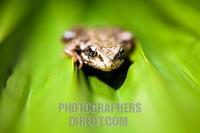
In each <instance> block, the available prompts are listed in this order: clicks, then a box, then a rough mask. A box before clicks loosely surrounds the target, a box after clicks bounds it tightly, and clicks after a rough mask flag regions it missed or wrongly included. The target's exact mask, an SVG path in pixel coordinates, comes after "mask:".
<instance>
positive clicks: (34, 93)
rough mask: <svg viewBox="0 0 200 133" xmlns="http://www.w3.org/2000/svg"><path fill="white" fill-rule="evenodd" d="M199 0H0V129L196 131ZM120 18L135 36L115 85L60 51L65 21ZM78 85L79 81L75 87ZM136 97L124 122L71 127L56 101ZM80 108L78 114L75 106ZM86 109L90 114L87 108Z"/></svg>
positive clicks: (98, 22) (6, 132)
mask: <svg viewBox="0 0 200 133" xmlns="http://www.w3.org/2000/svg"><path fill="white" fill-rule="evenodd" d="M199 5H200V2H199V0H162V1H161V0H137V1H136V0H65V1H64V0H1V1H0V132H1V133H10V132H14V133H36V132H49V133H54V132H96V133H98V132H104V133H108V132H109V133H111V132H134V133H169V132H170V133H199V132H200V126H199V121H200V69H199V68H200V8H199ZM76 25H82V26H87V27H93V26H121V27H124V28H125V29H128V30H129V31H131V32H132V33H133V34H134V35H135V37H136V38H137V48H136V50H135V51H134V53H133V54H132V56H131V59H132V60H133V61H134V63H133V64H132V65H131V66H130V68H129V69H128V73H127V77H126V80H125V81H124V83H123V85H122V86H121V87H120V88H119V89H118V90H114V89H113V88H112V87H110V86H108V85H107V84H105V83H104V82H102V81H101V80H99V79H98V78H96V77H95V76H87V75H85V74H84V73H83V72H82V71H78V72H77V71H76V70H75V69H74V67H73V63H72V61H71V59H69V58H66V57H65V56H64V55H63V45H62V43H61V41H60V38H61V37H62V33H63V31H64V30H65V29H68V28H71V27H73V26H76ZM80 86H81V87H80ZM75 101H76V102H80V101H81V102H96V103H97V102H107V103H112V102H140V103H141V104H142V112H141V113H132V114H131V113H126V114H123V113H116V114H91V115H93V116H96V115H103V116H104V115H108V116H109V115H115V116H123V115H125V116H128V119H129V123H128V126H127V127H106V128H104V127H78V128H77V127H76V128H74V127H70V126H69V125H68V124H67V119H68V117H69V116H70V114H68V113H60V112H59V111H58V104H59V103H60V102H75ZM74 115H77V114H74ZM89 115H90V114H89Z"/></svg>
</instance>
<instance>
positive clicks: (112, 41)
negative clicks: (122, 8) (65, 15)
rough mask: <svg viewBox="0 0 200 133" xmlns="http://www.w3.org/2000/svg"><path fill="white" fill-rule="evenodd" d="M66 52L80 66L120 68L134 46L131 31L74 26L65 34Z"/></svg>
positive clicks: (108, 69) (107, 68)
mask: <svg viewBox="0 0 200 133" xmlns="http://www.w3.org/2000/svg"><path fill="white" fill-rule="evenodd" d="M62 40H63V42H64V44H65V48H64V52H65V54H66V55H69V56H71V57H72V58H73V60H74V62H76V63H77V64H78V68H82V67H83V65H89V66H91V67H93V68H96V69H99V70H102V71H112V70H114V69H117V68H119V66H120V65H121V64H122V63H123V62H124V60H125V58H128V56H129V55H130V53H131V52H132V50H133V48H134V39H133V36H132V34H131V33H130V32H128V31H125V30H122V29H121V28H93V29H89V28H87V29H86V28H80V27H78V28H74V29H71V30H67V31H65V32H64V35H63V39H62Z"/></svg>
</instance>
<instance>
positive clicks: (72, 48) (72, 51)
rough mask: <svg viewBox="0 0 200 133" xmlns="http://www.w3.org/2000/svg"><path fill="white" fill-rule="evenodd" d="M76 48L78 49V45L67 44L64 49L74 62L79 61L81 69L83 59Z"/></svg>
mask: <svg viewBox="0 0 200 133" xmlns="http://www.w3.org/2000/svg"><path fill="white" fill-rule="evenodd" d="M76 49H77V47H76V46H70V45H67V46H66V47H65V49H64V53H65V54H67V55H69V56H71V57H72V58H73V61H74V62H77V61H78V63H79V66H78V68H79V69H81V68H82V67H83V60H82V58H81V56H80V55H79V54H78V53H77V51H76Z"/></svg>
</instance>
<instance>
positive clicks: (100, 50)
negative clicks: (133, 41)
mask: <svg viewBox="0 0 200 133" xmlns="http://www.w3.org/2000/svg"><path fill="white" fill-rule="evenodd" d="M104 44H105V43H104ZM108 46H109V45H108V44H106V45H99V44H98V45H96V44H92V45H88V46H87V47H86V48H85V49H84V50H83V52H82V53H81V56H82V58H83V61H84V63H85V64H88V65H89V66H92V67H94V68H97V69H100V70H102V71H111V70H114V69H117V68H118V67H119V66H120V65H121V64H122V63H123V61H124V58H125V50H124V48H123V47H122V45H120V44H115V45H111V46H110V47H108Z"/></svg>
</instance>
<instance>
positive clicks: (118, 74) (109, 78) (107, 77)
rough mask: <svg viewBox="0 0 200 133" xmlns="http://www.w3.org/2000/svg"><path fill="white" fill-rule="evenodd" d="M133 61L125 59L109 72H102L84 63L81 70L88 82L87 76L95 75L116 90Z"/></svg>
mask: <svg viewBox="0 0 200 133" xmlns="http://www.w3.org/2000/svg"><path fill="white" fill-rule="evenodd" d="M132 63H133V62H132V61H130V60H125V61H124V62H123V64H122V65H121V66H120V67H119V68H118V69H115V70H112V71H110V72H104V71H101V70H98V69H95V68H93V67H90V66H88V65H85V66H84V67H83V68H82V70H83V72H84V74H85V76H86V80H87V82H88V84H89V81H88V80H89V79H88V77H90V76H96V77H97V78H98V79H99V80H101V81H102V82H104V83H105V84H107V85H108V86H110V87H112V88H113V89H114V90H118V89H119V88H120V87H121V86H122V84H123V83H124V81H125V79H126V76H127V72H128V69H129V67H130V65H131V64H132Z"/></svg>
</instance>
